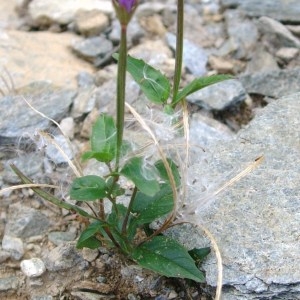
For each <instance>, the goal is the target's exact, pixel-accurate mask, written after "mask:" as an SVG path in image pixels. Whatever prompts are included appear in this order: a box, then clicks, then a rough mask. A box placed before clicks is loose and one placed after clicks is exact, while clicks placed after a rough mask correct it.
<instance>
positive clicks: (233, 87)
mask: <svg viewBox="0 0 300 300" xmlns="http://www.w3.org/2000/svg"><path fill="white" fill-rule="evenodd" d="M246 98H247V95H246V91H245V89H244V87H243V86H242V84H241V83H240V82H239V81H238V80H236V79H230V80H225V81H223V82H219V83H216V84H214V85H211V86H208V87H206V88H204V89H201V90H200V91H197V92H195V93H193V94H191V95H189V96H188V97H187V100H188V101H189V102H191V103H194V104H197V105H199V106H200V107H204V108H206V109H215V110H222V109H225V108H228V107H229V106H233V105H237V104H239V103H241V102H243V101H245V100H246Z"/></svg>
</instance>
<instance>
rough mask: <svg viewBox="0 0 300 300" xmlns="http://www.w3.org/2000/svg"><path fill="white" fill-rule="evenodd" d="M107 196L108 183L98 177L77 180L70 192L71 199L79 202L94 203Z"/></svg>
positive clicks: (85, 177) (84, 177) (89, 176)
mask: <svg viewBox="0 0 300 300" xmlns="http://www.w3.org/2000/svg"><path fill="white" fill-rule="evenodd" d="M106 196H107V186H106V183H105V181H104V180H103V179H102V178H101V177H99V176H96V175H87V176H83V177H79V178H75V179H74V181H73V183H72V186H71V190H70V197H71V198H72V199H74V200H78V201H92V200H97V199H102V198H104V197H106Z"/></svg>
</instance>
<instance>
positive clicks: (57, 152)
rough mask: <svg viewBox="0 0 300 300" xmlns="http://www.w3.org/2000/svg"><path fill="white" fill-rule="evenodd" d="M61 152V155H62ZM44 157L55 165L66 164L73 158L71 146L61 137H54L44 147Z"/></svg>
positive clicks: (60, 135)
mask: <svg viewBox="0 0 300 300" xmlns="http://www.w3.org/2000/svg"><path fill="white" fill-rule="evenodd" d="M62 152H63V154H62ZM46 155H47V157H48V159H49V160H50V161H52V162H53V163H54V164H55V165H59V164H63V163H68V161H69V160H72V159H73V158H74V151H73V149H72V145H71V144H70V143H69V141H67V139H66V138H65V137H64V136H63V135H62V134H59V135H55V136H54V137H53V139H52V140H51V141H49V144H48V146H47V147H46Z"/></svg>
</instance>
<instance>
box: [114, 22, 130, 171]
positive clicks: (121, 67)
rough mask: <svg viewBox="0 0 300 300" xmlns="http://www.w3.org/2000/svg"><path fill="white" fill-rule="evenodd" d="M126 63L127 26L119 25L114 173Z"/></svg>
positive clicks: (119, 136)
mask: <svg viewBox="0 0 300 300" xmlns="http://www.w3.org/2000/svg"><path fill="white" fill-rule="evenodd" d="M126 61H127V26H126V25H121V41H120V51H119V60H118V78H117V122H116V123H117V153H116V171H117V170H118V169H119V162H120V153H121V147H122V141H123V131H124V114H125V85H126Z"/></svg>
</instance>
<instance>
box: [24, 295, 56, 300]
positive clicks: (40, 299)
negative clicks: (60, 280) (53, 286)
mask: <svg viewBox="0 0 300 300" xmlns="http://www.w3.org/2000/svg"><path fill="white" fill-rule="evenodd" d="M53 299H54V298H53V297H52V296H51V295H43V296H33V297H32V298H31V299H30V300H53Z"/></svg>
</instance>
